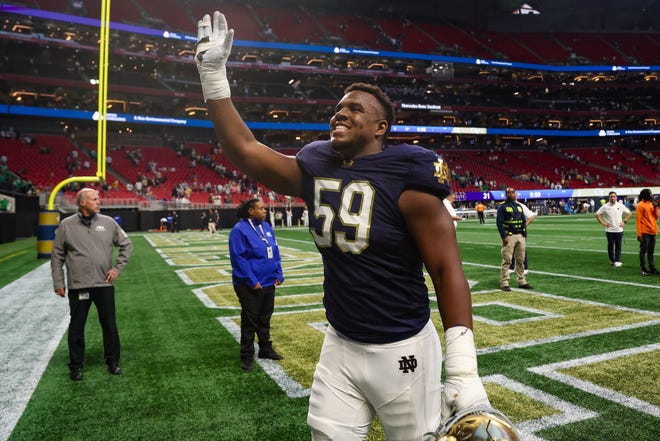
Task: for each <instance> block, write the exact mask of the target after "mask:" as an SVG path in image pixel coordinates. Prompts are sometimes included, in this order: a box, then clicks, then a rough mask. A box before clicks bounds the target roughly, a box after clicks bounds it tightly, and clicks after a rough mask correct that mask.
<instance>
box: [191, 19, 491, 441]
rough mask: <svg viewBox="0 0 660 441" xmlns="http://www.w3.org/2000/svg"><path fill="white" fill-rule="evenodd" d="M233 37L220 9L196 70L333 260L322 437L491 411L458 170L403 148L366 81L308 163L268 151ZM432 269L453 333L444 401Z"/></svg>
mask: <svg viewBox="0 0 660 441" xmlns="http://www.w3.org/2000/svg"><path fill="white" fill-rule="evenodd" d="M233 36H234V30H233V29H228V27H227V22H226V20H225V17H224V15H222V14H220V13H219V12H217V11H216V12H215V13H214V14H213V18H211V17H210V16H209V15H205V16H204V18H203V19H202V20H200V21H199V24H198V44H197V50H196V55H195V60H196V63H197V67H198V70H199V74H200V79H201V84H202V92H203V94H204V99H205V101H206V103H207V107H208V112H209V117H210V119H211V121H212V122H213V125H214V128H215V132H216V134H217V136H218V138H219V140H220V143H221V145H222V148H223V151H224V152H225V154H226V155H227V157H228V159H229V160H230V161H232V162H233V163H234V164H235V165H236V166H238V167H239V168H241V169H242V170H244V171H245V172H246V173H247V174H249V175H250V176H252V177H253V178H255V179H257V180H259V181H260V182H261V183H263V184H264V185H266V186H267V187H269V188H271V189H272V190H274V191H276V192H277V193H280V194H286V195H292V196H297V197H302V198H303V199H304V201H305V203H306V204H307V206H308V207H309V210H310V214H309V220H310V225H309V228H310V232H311V234H312V236H313V238H314V241H315V242H316V246H317V247H318V249H319V251H320V253H321V255H322V258H323V264H324V271H325V281H324V299H323V302H324V306H325V310H326V316H327V319H328V322H329V326H328V329H327V332H326V335H325V339H324V342H323V347H322V350H321V356H320V359H319V362H318V364H317V367H316V372H315V374H314V380H313V384H312V388H311V396H310V400H309V411H308V417H307V421H308V423H309V425H310V427H311V431H312V439H313V440H344V441H348V440H363V439H365V438H366V436H367V433H368V432H369V427H370V425H371V423H372V421H373V419H374V417H375V416H376V415H378V417H379V419H380V421H381V423H382V425H383V428H384V430H385V434H386V437H387V439H388V440H399V441H404V440H419V439H421V438H422V436H423V435H424V434H425V433H427V432H428V431H429V430H433V428H435V427H438V426H439V424H440V422H441V418H442V420H445V419H447V418H448V417H449V416H450V415H452V414H453V413H455V412H456V411H459V410H462V409H468V408H472V407H474V406H479V405H481V406H487V405H489V402H488V397H487V395H486V392H485V390H484V388H483V385H482V383H481V380H480V378H479V375H478V373H477V357H476V350H475V345H474V337H473V334H472V309H471V298H470V290H469V286H468V283H467V281H466V278H465V275H464V273H463V269H462V267H461V259H460V255H459V250H458V244H457V241H456V233H455V230H454V226H453V224H452V220H451V218H450V216H449V213H448V212H447V210H446V208H445V207H444V205H443V202H442V199H443V198H444V197H445V196H446V195H447V194H448V193H449V192H450V190H451V188H450V174H449V170H448V167H447V165H446V163H445V162H444V161H443V160H442V159H441V158H440V157H438V156H437V155H436V154H435V153H434V152H433V151H431V150H427V149H425V148H422V147H419V146H412V145H406V144H401V145H389V144H388V143H387V137H388V134H389V132H390V129H391V128H392V125H393V123H394V106H393V105H392V102H391V101H390V100H389V98H388V97H387V96H386V95H385V94H384V93H383V92H382V91H381V90H380V89H379V88H378V87H376V86H373V85H369V84H364V83H356V84H352V85H350V86H349V87H347V88H346V89H345V94H344V96H343V97H342V98H341V100H340V101H339V103H338V104H337V106H336V108H335V113H334V115H333V116H332V117H331V118H330V140H329V141H317V142H312V143H311V144H309V145H307V146H305V147H303V148H302V149H301V150H300V151H299V152H298V154H297V155H296V156H295V157H294V156H286V155H282V154H280V153H278V152H277V151H275V150H273V149H270V148H268V147H267V146H265V145H263V144H261V143H260V142H259V141H258V140H257V139H256V138H255V136H254V135H253V134H252V132H251V131H250V130H249V129H248V127H247V126H246V125H245V123H244V122H243V120H242V118H241V117H240V115H239V114H238V112H237V111H236V109H235V107H234V105H233V104H232V101H231V99H230V95H231V93H230V87H229V82H228V80H227V72H226V61H227V58H228V57H229V54H230V51H231V46H232V41H233ZM424 265H425V266H426V270H427V271H428V273H429V274H430V276H431V279H432V280H433V285H434V288H435V292H436V295H437V299H438V306H439V310H440V315H441V318H442V323H443V327H444V329H445V332H444V337H445V347H446V358H445V363H444V367H445V373H446V381H445V384H444V387H443V388H442V389H441V383H440V378H441V367H442V349H441V345H440V339H439V336H438V333H437V331H436V328H435V326H434V325H433V323H432V322H431V320H430V316H431V310H430V302H429V296H428V290H427V288H426V285H425V283H424V275H423V266H424ZM441 397H442V400H441Z"/></svg>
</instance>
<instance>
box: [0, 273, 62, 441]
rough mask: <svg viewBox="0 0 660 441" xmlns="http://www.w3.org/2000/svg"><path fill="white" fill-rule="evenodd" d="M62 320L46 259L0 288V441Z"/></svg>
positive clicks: (13, 421) (32, 384)
mask: <svg viewBox="0 0 660 441" xmlns="http://www.w3.org/2000/svg"><path fill="white" fill-rule="evenodd" d="M68 323H69V306H68V302H67V301H66V299H63V298H61V297H58V296H56V295H55V293H54V292H53V287H52V282H51V279H50V264H49V263H44V264H43V265H41V266H40V267H38V268H36V269H35V270H33V271H31V272H30V273H28V274H26V275H25V276H23V277H21V278H20V279H17V280H15V281H13V282H12V283H10V284H9V285H7V286H5V287H3V288H1V289H0V335H2V338H0V378H2V381H0V441H5V440H6V439H7V438H9V435H11V432H12V431H13V430H14V427H15V426H16V423H17V422H18V420H19V418H20V417H21V415H22V414H23V410H25V406H27V403H28V401H29V400H30V397H31V396H32V392H34V389H35V388H36V387H37V384H38V383H39V380H40V379H41V376H42V374H43V372H44V370H45V369H46V366H47V365H48V363H49V361H50V359H51V357H52V355H53V352H55V349H56V348H57V346H58V345H59V343H60V340H61V339H62V336H63V335H64V333H65V332H66V329H67V326H68Z"/></svg>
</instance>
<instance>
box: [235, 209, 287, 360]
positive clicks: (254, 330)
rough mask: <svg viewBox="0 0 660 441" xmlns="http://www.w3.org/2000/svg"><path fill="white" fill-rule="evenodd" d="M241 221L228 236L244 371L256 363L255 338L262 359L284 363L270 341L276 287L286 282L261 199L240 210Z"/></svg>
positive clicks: (278, 252) (238, 213)
mask: <svg viewBox="0 0 660 441" xmlns="http://www.w3.org/2000/svg"><path fill="white" fill-rule="evenodd" d="M236 214H237V216H238V218H239V219H240V220H239V221H238V222H237V223H236V224H235V225H234V227H233V228H232V230H231V232H230V233H229V257H230V259H231V267H232V282H233V284H234V291H235V292H236V295H237V296H238V300H239V301H240V303H241V368H242V369H244V370H246V371H249V370H251V369H252V365H253V363H254V335H255V334H256V335H257V337H258V339H259V354H258V355H257V356H258V357H259V358H268V359H271V360H281V359H282V358H284V357H282V356H281V355H280V354H278V353H277V352H276V351H275V349H273V343H272V342H271V340H270V318H271V316H272V315H273V309H274V307H275V287H276V286H278V285H280V284H281V283H282V282H283V281H284V274H283V273H282V261H281V259H280V251H279V248H278V246H277V241H276V240H275V233H274V232H273V228H272V227H271V226H270V224H268V223H267V222H264V220H265V219H266V208H265V207H264V203H263V202H262V201H261V200H260V199H256V198H253V199H248V200H247V201H245V202H243V203H242V204H241V205H240V207H239V208H238V210H237V213H236Z"/></svg>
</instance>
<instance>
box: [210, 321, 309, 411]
mask: <svg viewBox="0 0 660 441" xmlns="http://www.w3.org/2000/svg"><path fill="white" fill-rule="evenodd" d="M235 318H236V317H218V321H219V322H220V323H221V324H222V326H224V327H225V329H227V331H229V333H230V334H231V335H232V336H233V337H234V339H235V340H236V341H237V342H239V343H240V341H241V328H240V327H239V326H238V325H237V324H236V322H235V321H234V319H235ZM258 352H259V346H258V345H257V343H255V344H254V353H255V354H257V353H258ZM238 361H239V354H238V353H236V364H238ZM255 361H256V362H257V363H258V364H259V366H261V368H262V369H263V370H264V372H266V373H267V374H268V376H269V377H271V378H272V379H273V381H275V383H277V385H278V386H279V387H280V389H282V390H283V391H284V392H285V393H286V395H287V397H290V398H302V397H308V396H309V393H310V390H309V389H308V388H306V387H303V386H302V385H301V384H300V383H298V382H297V381H296V380H294V379H293V378H292V377H291V376H290V375H289V374H287V372H286V371H285V370H284V369H283V368H282V366H281V365H280V364H279V363H278V362H276V361H275V360H266V359H263V358H255Z"/></svg>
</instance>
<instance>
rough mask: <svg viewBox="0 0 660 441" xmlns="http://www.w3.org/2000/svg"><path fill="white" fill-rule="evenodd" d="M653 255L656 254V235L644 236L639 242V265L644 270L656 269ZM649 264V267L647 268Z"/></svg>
mask: <svg viewBox="0 0 660 441" xmlns="http://www.w3.org/2000/svg"><path fill="white" fill-rule="evenodd" d="M653 253H655V234H642V240H641V241H640V242H639V265H640V266H641V267H642V269H643V270H645V269H650V268H655V262H654V260H653V259H654V257H653ZM647 262H648V266H646V264H647Z"/></svg>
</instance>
